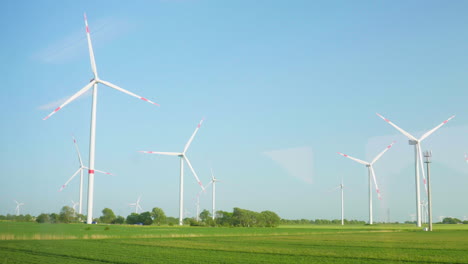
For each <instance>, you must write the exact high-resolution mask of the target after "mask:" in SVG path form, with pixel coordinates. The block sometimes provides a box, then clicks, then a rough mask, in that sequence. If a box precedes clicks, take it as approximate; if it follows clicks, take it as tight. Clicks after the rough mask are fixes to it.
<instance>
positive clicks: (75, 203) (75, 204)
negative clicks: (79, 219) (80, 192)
mask: <svg viewBox="0 0 468 264" xmlns="http://www.w3.org/2000/svg"><path fill="white" fill-rule="evenodd" d="M71 202H72V205H73V206H72V208H73V211H75V212H76V206H77V205H78V204H79V202H75V201H73V200H71Z"/></svg>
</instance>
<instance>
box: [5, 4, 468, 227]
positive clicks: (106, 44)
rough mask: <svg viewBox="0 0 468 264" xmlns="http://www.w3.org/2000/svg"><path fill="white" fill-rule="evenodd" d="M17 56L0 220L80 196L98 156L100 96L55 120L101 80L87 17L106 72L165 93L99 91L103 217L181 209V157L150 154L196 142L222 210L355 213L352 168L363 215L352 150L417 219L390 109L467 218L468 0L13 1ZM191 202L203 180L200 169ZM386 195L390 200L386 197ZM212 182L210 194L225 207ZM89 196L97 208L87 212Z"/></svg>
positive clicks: (407, 158)
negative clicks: (82, 169) (87, 166)
mask: <svg viewBox="0 0 468 264" xmlns="http://www.w3.org/2000/svg"><path fill="white" fill-rule="evenodd" d="M3 8H4V11H3V15H2V17H1V18H0V23H1V25H2V29H3V38H2V39H3V41H2V43H1V44H0V45H1V50H2V52H0V54H1V58H2V61H3V62H4V63H2V64H1V65H0V70H1V72H3V73H4V74H3V75H2V82H3V85H2V92H3V95H2V96H1V98H0V100H1V103H0V110H1V111H0V113H1V116H0V117H1V120H2V123H3V124H4V125H3V129H2V136H1V137H0V140H1V142H0V143H1V145H2V146H3V151H1V154H0V155H1V157H0V158H1V159H0V160H1V167H2V174H1V175H2V176H1V179H2V184H1V185H0V214H7V213H11V214H12V213H14V208H15V204H14V202H13V200H14V199H16V200H18V201H21V202H24V203H25V205H24V207H23V208H22V212H24V213H31V214H34V215H36V214H39V213H42V212H46V213H50V212H57V211H59V210H60V208H61V207H62V206H63V205H71V201H70V200H72V199H73V200H77V199H78V186H79V185H78V180H77V179H76V180H74V181H73V182H71V183H70V185H69V186H68V187H67V188H66V189H65V190H64V191H63V192H58V189H59V188H60V186H61V185H62V184H63V183H64V182H65V181H66V180H67V179H68V177H70V176H71V174H73V172H74V171H75V170H76V169H77V167H78V162H77V158H76V154H75V150H74V147H73V142H72V138H71V136H72V134H73V135H75V137H76V138H77V140H78V143H79V146H80V149H81V151H82V155H83V158H84V160H85V161H86V163H88V161H87V159H88V144H89V122H90V109H91V96H90V95H89V94H88V95H84V96H82V97H81V98H79V99H78V100H76V101H74V102H72V103H71V104H69V105H67V106H66V107H65V108H63V109H62V110H61V111H60V112H58V113H57V114H55V115H54V116H53V117H51V118H50V119H48V120H47V121H43V120H42V118H43V117H45V116H46V115H47V114H49V113H50V112H51V111H52V110H53V108H54V106H56V104H57V101H59V100H62V99H63V98H67V97H68V96H71V95H73V94H74V93H76V92H77V91H78V90H79V89H80V88H81V87H83V86H84V85H86V84H87V83H88V82H89V80H90V79H91V78H92V72H91V68H90V63H89V55H88V50H87V44H86V35H85V27H84V22H83V13H84V12H86V13H87V15H88V22H89V26H90V31H91V37H92V40H93V46H94V52H95V57H96V63H97V68H98V71H99V75H100V77H101V78H102V79H103V80H107V81H110V82H112V83H115V84H117V85H119V86H121V87H123V88H125V89H128V90H130V91H132V92H134V93H136V94H139V95H141V96H144V97H147V98H148V99H150V100H153V101H156V102H157V103H159V104H160V105H161V106H160V107H155V106H153V105H151V104H147V103H144V102H142V101H140V100H137V99H135V98H132V97H130V96H128V95H125V94H123V93H120V92H118V91H115V90H113V89H111V88H108V87H104V86H102V85H101V86H100V87H99V95H98V109H97V143H96V168H97V169H101V170H105V171H110V172H112V173H114V174H115V176H107V175H97V176H96V181H95V210H94V215H96V216H99V215H100V211H101V210H102V209H103V208H105V207H110V208H112V209H113V210H114V211H115V212H116V213H117V214H120V215H124V216H126V215H128V214H129V213H130V212H132V208H130V207H129V206H128V203H132V202H135V200H136V199H137V198H138V196H139V195H142V202H141V206H142V207H143V209H145V210H150V209H151V208H153V207H156V206H158V207H161V208H163V209H164V210H165V211H166V213H167V214H168V215H171V216H177V215H178V185H179V179H178V173H179V161H178V159H177V158H174V157H163V156H159V157H158V156H152V155H144V154H141V153H138V152H137V151H139V150H153V151H181V150H182V149H183V146H184V145H185V143H186V142H187V140H188V138H189V137H190V135H191V133H192V132H193V130H194V129H195V127H196V125H197V123H198V122H199V121H200V119H201V118H203V117H205V118H206V119H205V122H204V123H203V126H202V128H201V129H200V131H199V133H198V135H197V137H196V138H195V140H194V142H193V144H192V146H191V147H190V149H189V151H188V153H187V155H188V156H189V158H190V160H191V162H192V165H193V166H194V167H195V170H196V171H197V172H198V174H199V177H200V178H201V180H202V181H203V182H204V183H208V182H209V177H210V176H209V172H210V167H212V168H213V170H214V172H215V174H216V176H217V177H218V178H219V179H220V180H223V182H222V183H219V184H218V185H217V196H218V199H217V207H218V209H221V210H228V211H230V210H232V208H233V207H241V208H246V209H250V210H255V211H262V210H272V211H275V212H277V213H278V214H279V215H280V216H281V217H283V218H293V219H298V218H307V219H315V218H329V219H331V218H339V217H340V200H339V193H338V192H337V191H336V192H330V190H331V189H333V188H334V187H335V186H337V185H338V184H339V181H340V180H341V178H342V177H343V180H344V183H345V185H346V188H347V189H346V192H345V195H346V205H345V214H346V217H347V218H353V219H362V220H366V219H367V203H368V201H367V174H366V173H367V171H366V168H365V167H364V166H361V165H360V164H357V163H354V162H352V161H351V160H347V159H345V158H343V157H341V156H339V155H338V154H336V152H338V151H339V152H343V153H346V154H349V155H351V156H354V157H357V158H360V159H368V160H370V159H372V157H374V156H375V155H376V154H377V153H378V152H380V151H381V150H383V149H384V148H385V146H387V145H388V144H389V143H390V142H392V141H393V140H396V141H397V143H396V144H395V145H394V147H393V148H392V149H391V150H389V151H388V152H387V153H386V154H385V156H383V157H382V159H381V160H379V162H378V163H377V164H376V166H375V170H376V174H377V179H378V182H379V185H380V186H381V189H382V196H383V200H382V201H381V202H380V201H378V200H376V199H375V200H374V204H375V207H374V212H375V215H374V218H375V220H377V221H380V220H385V219H387V212H388V211H390V219H391V220H392V221H404V220H408V219H410V214H413V213H414V211H415V209H414V203H415V202H414V200H415V199H414V196H415V194H414V168H413V149H412V147H410V146H409V145H408V144H407V140H406V139H405V138H404V137H402V136H401V135H400V134H399V133H398V132H397V131H396V130H395V129H394V128H392V127H391V126H389V125H388V124H386V123H385V122H384V121H382V120H381V119H380V118H379V117H377V116H376V114H375V113H376V112H378V113H380V114H382V115H384V116H385V117H387V118H389V119H390V120H392V121H393V122H394V123H396V124H397V125H399V126H400V127H402V128H403V129H406V130H407V131H409V132H410V133H412V134H414V135H416V136H417V137H419V136H420V135H422V134H423V133H424V132H425V131H427V130H428V129H430V128H432V127H435V126H436V125H438V124H439V123H440V122H442V121H443V120H445V119H447V118H448V117H449V116H451V115H453V114H456V115H457V116H456V117H455V118H454V119H453V120H451V121H450V122H449V123H448V124H447V125H445V126H444V127H442V128H441V129H440V130H439V131H437V132H436V133H434V134H433V135H432V136H431V137H429V138H428V139H427V140H425V141H424V142H423V149H432V150H433V156H434V157H433V163H432V166H433V167H432V172H433V176H432V179H433V193H434V194H433V202H434V216H435V217H438V216H454V217H459V218H463V217H465V216H468V205H467V204H466V202H464V200H465V199H464V198H465V195H464V194H465V193H466V191H465V188H466V186H468V177H467V174H468V164H466V163H465V162H464V157H463V155H464V153H465V152H468V139H467V136H466V135H467V134H466V133H467V132H468V121H467V119H466V116H468V109H466V107H465V105H466V103H465V101H466V98H467V95H468V91H467V89H465V88H466V85H467V83H468V80H467V78H466V72H467V70H468V63H467V62H468V48H467V47H468V37H467V36H468V34H467V33H466V28H468V27H467V26H468V18H467V17H466V10H467V8H468V3H467V2H465V1H450V2H443V1H410V2H408V1H203V0H186V1H184V0H179V1H170V0H166V1H137V2H136V3H130V2H125V1H121V2H117V3H116V2H114V1H97V2H96V1H79V2H67V3H61V2H56V1H37V2H36V1H35V2H26V1H15V2H14V1H8V2H7V3H4V7H3ZM185 189H186V192H185V197H186V199H185V207H186V210H187V211H188V212H190V214H191V215H189V216H193V214H194V213H195V200H194V199H195V196H196V193H197V192H198V191H199V187H198V185H197V184H196V182H195V180H194V178H193V176H192V175H191V174H190V173H189V172H188V171H187V173H186V176H185ZM374 197H375V195H374ZM210 203H211V198H210V193H207V194H206V195H204V196H203V197H202V199H201V206H202V208H206V209H209V208H210V207H211V206H210ZM85 207H86V206H85Z"/></svg>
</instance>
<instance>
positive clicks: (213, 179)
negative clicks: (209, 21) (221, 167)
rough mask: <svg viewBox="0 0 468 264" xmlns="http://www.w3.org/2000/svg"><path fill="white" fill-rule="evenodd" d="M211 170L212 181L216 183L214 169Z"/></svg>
mask: <svg viewBox="0 0 468 264" xmlns="http://www.w3.org/2000/svg"><path fill="white" fill-rule="evenodd" d="M210 170H211V181H216V178H215V176H214V173H213V168H210Z"/></svg>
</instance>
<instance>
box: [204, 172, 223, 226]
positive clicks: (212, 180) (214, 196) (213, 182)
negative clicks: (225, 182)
mask: <svg viewBox="0 0 468 264" xmlns="http://www.w3.org/2000/svg"><path fill="white" fill-rule="evenodd" d="M219 181H220V180H218V179H216V178H215V176H214V174H213V169H211V181H210V182H209V183H208V184H207V185H206V187H205V189H206V188H208V187H209V186H210V185H211V184H213V193H212V201H213V207H212V210H213V211H212V212H213V213H212V216H211V217H212V219H213V220H214V219H215V215H216V211H215V205H216V183H217V182H219Z"/></svg>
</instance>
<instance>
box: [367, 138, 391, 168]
mask: <svg viewBox="0 0 468 264" xmlns="http://www.w3.org/2000/svg"><path fill="white" fill-rule="evenodd" d="M393 144H395V141H393V142H392V143H391V144H390V145H388V146H387V147H386V148H385V149H384V150H383V151H382V152H380V153H379V155H377V156H376V157H375V158H374V160H372V162H371V164H374V163H375V162H376V161H377V160H379V159H380V157H382V155H383V154H384V153H385V152H387V150H389V149H390V148H391V147H392V146H393Z"/></svg>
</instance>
